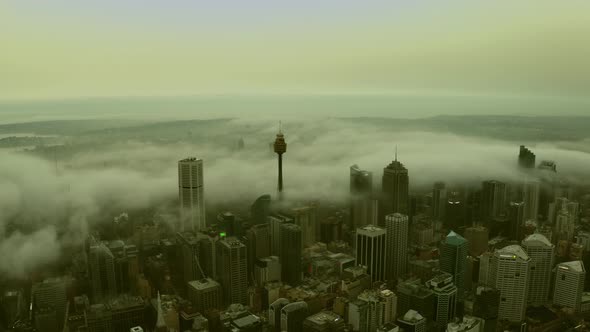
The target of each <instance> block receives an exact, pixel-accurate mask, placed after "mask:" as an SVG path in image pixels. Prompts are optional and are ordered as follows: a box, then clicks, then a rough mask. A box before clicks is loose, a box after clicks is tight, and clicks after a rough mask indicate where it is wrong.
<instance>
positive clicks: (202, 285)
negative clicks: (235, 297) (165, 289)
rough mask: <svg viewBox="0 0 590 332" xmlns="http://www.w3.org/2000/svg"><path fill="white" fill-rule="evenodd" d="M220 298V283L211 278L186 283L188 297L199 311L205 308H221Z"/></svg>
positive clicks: (203, 310)
mask: <svg viewBox="0 0 590 332" xmlns="http://www.w3.org/2000/svg"><path fill="white" fill-rule="evenodd" d="M222 298H223V294H222V291H221V285H220V284H219V283H218V282H217V281H215V280H213V279H211V278H204V279H200V280H193V281H189V283H188V299H189V300H190V301H191V302H192V304H193V306H194V308H195V310H196V311H198V312H200V313H204V312H205V311H206V310H207V309H221V308H222V305H221V303H222Z"/></svg>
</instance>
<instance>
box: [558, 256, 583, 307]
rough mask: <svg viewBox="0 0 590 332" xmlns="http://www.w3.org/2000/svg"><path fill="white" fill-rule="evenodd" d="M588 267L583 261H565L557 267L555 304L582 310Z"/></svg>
mask: <svg viewBox="0 0 590 332" xmlns="http://www.w3.org/2000/svg"><path fill="white" fill-rule="evenodd" d="M585 279H586V269H585V268H584V263H582V261H572V262H565V263H561V264H558V265H557V268H556V269H555V292H554V294H553V304H554V305H558V306H561V307H565V308H570V309H573V310H575V311H576V312H579V311H580V304H581V302H582V294H583V293H584V280H585Z"/></svg>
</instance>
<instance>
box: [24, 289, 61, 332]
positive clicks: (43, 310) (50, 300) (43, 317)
mask: <svg viewBox="0 0 590 332" xmlns="http://www.w3.org/2000/svg"><path fill="white" fill-rule="evenodd" d="M31 297H32V301H33V303H32V309H33V318H34V323H35V327H36V328H37V330H38V331H48V332H53V331H55V332H57V331H61V330H62V329H63V327H64V323H65V318H66V307H67V302H68V300H67V297H66V281H65V280H63V279H58V278H53V279H45V280H44V281H43V282H40V283H36V284H33V287H32V289H31Z"/></svg>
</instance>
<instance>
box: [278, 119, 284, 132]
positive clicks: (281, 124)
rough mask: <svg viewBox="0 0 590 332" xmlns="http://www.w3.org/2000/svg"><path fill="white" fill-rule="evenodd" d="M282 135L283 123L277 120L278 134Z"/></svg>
mask: <svg viewBox="0 0 590 332" xmlns="http://www.w3.org/2000/svg"><path fill="white" fill-rule="evenodd" d="M282 133H283V123H282V122H281V120H279V134H282Z"/></svg>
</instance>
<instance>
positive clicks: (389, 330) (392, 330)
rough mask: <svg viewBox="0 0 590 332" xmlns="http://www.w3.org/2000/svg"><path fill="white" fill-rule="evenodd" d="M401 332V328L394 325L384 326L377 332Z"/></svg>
mask: <svg viewBox="0 0 590 332" xmlns="http://www.w3.org/2000/svg"><path fill="white" fill-rule="evenodd" d="M399 331H400V329H399V326H397V325H396V324H394V323H387V324H384V325H382V326H380V327H379V328H378V329H377V332H399Z"/></svg>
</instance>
